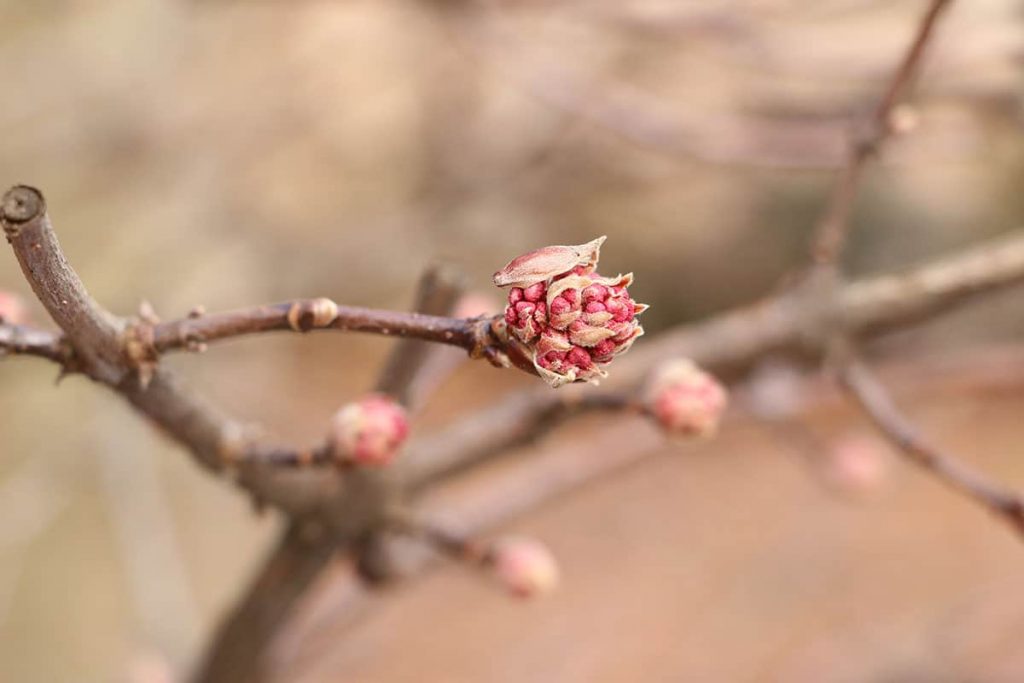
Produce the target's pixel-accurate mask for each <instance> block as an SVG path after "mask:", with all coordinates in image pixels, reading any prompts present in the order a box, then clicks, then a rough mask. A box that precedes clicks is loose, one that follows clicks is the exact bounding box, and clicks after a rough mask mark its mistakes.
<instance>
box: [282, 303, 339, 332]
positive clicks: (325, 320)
mask: <svg viewBox="0 0 1024 683" xmlns="http://www.w3.org/2000/svg"><path fill="white" fill-rule="evenodd" d="M337 317H338V304H336V303H334V302H333V301H331V300H330V299H326V298H324V297H321V298H319V299H313V300H312V301H300V302H296V303H294V304H292V306H291V308H289V309H288V325H289V326H290V327H291V328H292V329H293V330H295V331H296V332H308V331H310V330H315V329H317V328H321V327H327V326H328V325H330V324H331V323H332V322H334V319H335V318H337Z"/></svg>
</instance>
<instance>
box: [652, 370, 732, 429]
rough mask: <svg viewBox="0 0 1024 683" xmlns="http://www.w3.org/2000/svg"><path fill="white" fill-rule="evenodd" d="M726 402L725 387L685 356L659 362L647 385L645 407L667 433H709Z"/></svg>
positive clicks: (723, 409) (715, 427)
mask: <svg viewBox="0 0 1024 683" xmlns="http://www.w3.org/2000/svg"><path fill="white" fill-rule="evenodd" d="M727 403H728V394H727V392H726V390H725V387H723V386H722V385H721V384H720V383H719V382H718V380H716V379H715V378H714V377H713V376H711V375H710V374H708V373H706V372H704V371H703V370H701V369H700V368H698V367H697V366H696V365H695V364H694V363H693V361H691V360H689V359H685V358H679V359H675V360H671V361H667V362H665V363H663V364H661V365H660V366H659V367H658V368H657V369H656V370H655V371H654V374H653V376H652V377H651V380H650V382H649V384H648V388H647V406H648V409H649V410H650V412H651V414H652V415H653V416H654V417H655V418H656V419H657V420H658V423H659V424H660V425H661V426H662V428H663V429H665V430H666V431H667V432H669V433H670V434H680V435H683V436H712V435H713V434H714V433H715V431H716V430H717V429H718V422H719V420H720V419H721V417H722V413H723V412H724V411H725V407H726V404H727Z"/></svg>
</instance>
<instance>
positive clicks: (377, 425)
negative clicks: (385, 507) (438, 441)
mask: <svg viewBox="0 0 1024 683" xmlns="http://www.w3.org/2000/svg"><path fill="white" fill-rule="evenodd" d="M408 434H409V418H408V416H407V414H406V412H405V409H404V408H402V406H400V405H399V404H398V403H395V402H394V401H393V400H391V399H390V398H388V397H387V396H383V395H380V394H370V395H369V396H365V397H363V398H362V399H360V400H358V401H356V402H354V403H349V404H348V405H345V406H343V407H342V408H341V410H339V411H338V412H337V413H335V414H334V417H333V418H332V420H331V445H332V448H333V450H334V454H335V458H337V459H338V460H340V461H345V462H351V463H353V464H356V465H365V466H369V467H384V466H386V465H388V464H390V463H391V461H392V460H394V458H395V456H396V455H397V454H398V449H399V448H400V447H401V446H402V444H403V443H404V442H405V438H406V436H408Z"/></svg>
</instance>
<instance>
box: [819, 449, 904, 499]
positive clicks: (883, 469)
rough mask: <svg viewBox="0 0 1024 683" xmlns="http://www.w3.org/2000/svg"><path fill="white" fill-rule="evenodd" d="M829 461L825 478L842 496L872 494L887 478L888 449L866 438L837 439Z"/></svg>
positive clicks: (828, 458) (830, 451)
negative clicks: (845, 494) (844, 494)
mask: <svg viewBox="0 0 1024 683" xmlns="http://www.w3.org/2000/svg"><path fill="white" fill-rule="evenodd" d="M826 457H827V459H826V461H825V463H824V465H825V471H824V474H825V478H826V480H827V481H828V483H829V484H831V485H832V486H834V487H835V488H836V489H838V490H839V491H841V492H843V493H847V494H851V495H854V496H862V495H866V494H870V493H872V492H874V491H876V490H877V489H878V488H879V487H880V486H881V485H882V483H883V482H884V481H885V479H886V477H887V475H888V469H889V468H888V461H887V458H886V450H885V446H883V445H882V443H881V442H879V440H878V439H875V438H872V437H870V436H868V435H866V434H847V435H845V436H842V437H840V438H838V439H836V440H835V441H834V442H833V443H832V444H831V445H830V447H829V449H828V452H827V454H826Z"/></svg>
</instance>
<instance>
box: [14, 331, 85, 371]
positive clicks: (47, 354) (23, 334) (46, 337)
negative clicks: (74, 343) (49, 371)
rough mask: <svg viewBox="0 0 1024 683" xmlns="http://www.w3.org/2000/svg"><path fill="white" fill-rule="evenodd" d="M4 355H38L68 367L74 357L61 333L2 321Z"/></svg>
mask: <svg viewBox="0 0 1024 683" xmlns="http://www.w3.org/2000/svg"><path fill="white" fill-rule="evenodd" d="M4 355H12V356H38V357H39V358H46V359H48V360H52V361H54V362H56V363H60V364H61V365H63V366H65V367H66V368H67V367H68V366H69V364H70V362H71V357H72V353H71V349H69V348H68V347H67V345H66V344H65V343H64V340H63V338H62V337H61V335H59V334H54V333H53V332H47V331H46V330H39V329H36V328H34V327H28V326H26V325H7V324H4V323H0V357H2V356H4Z"/></svg>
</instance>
